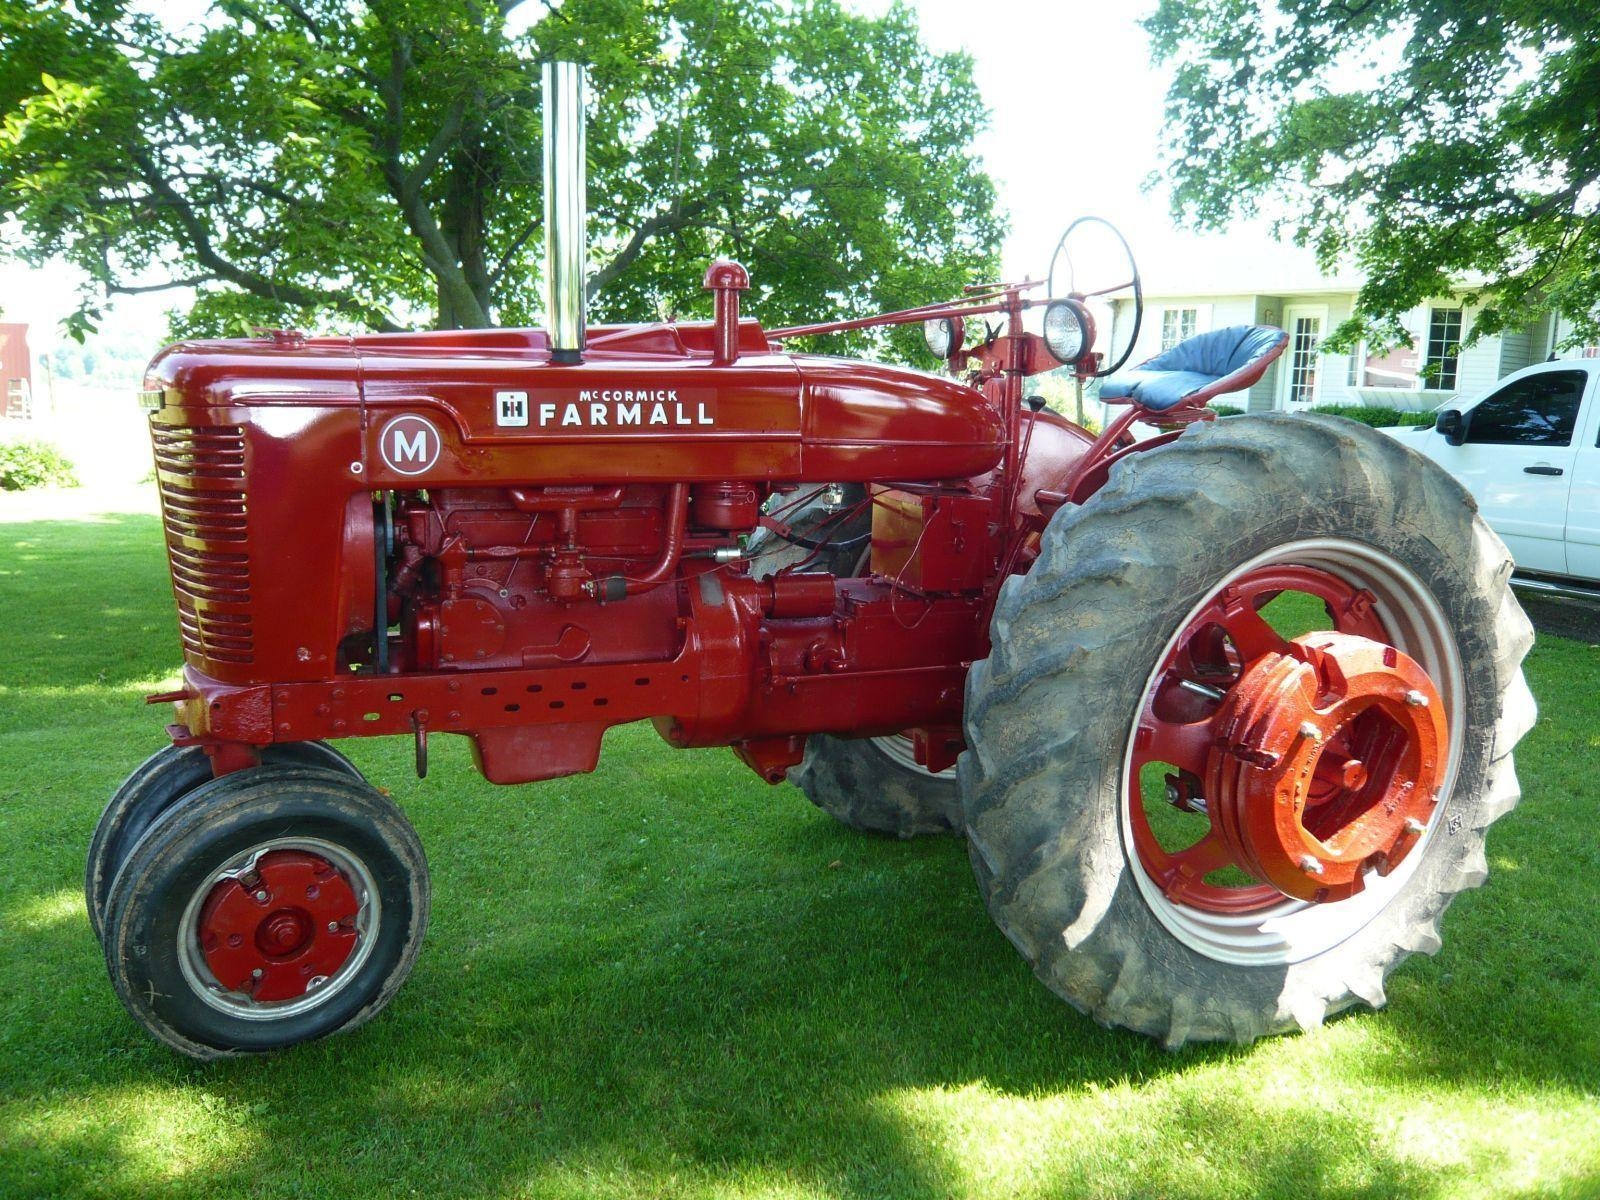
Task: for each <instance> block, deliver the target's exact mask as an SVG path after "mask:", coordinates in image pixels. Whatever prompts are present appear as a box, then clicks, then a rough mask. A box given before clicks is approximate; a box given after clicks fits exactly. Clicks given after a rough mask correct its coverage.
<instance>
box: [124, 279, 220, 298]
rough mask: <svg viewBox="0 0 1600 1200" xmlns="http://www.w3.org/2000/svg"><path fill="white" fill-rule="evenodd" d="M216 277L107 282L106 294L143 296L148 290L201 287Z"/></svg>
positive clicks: (160, 290) (161, 290)
mask: <svg viewBox="0 0 1600 1200" xmlns="http://www.w3.org/2000/svg"><path fill="white" fill-rule="evenodd" d="M216 278H217V277H216V276H215V275H192V276H190V277H189V278H188V279H169V280H167V281H166V282H165V283H141V284H123V283H108V284H106V295H108V296H142V295H144V294H145V293H146V292H165V291H170V290H171V289H172V288H192V287H199V286H200V285H201V284H202V283H212V282H215V280H216Z"/></svg>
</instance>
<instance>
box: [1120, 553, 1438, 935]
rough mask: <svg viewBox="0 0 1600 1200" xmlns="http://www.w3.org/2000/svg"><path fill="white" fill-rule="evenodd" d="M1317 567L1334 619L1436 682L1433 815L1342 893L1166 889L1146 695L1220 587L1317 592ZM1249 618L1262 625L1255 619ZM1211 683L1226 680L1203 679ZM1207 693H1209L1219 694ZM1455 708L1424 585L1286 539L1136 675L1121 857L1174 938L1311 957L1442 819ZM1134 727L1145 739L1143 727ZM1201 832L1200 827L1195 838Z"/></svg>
mask: <svg viewBox="0 0 1600 1200" xmlns="http://www.w3.org/2000/svg"><path fill="white" fill-rule="evenodd" d="M1318 577H1322V578H1332V579H1334V580H1337V581H1339V583H1340V586H1341V588H1342V589H1343V591H1342V592H1341V593H1340V594H1342V595H1343V596H1345V597H1347V598H1350V599H1352V600H1353V601H1354V603H1353V605H1352V607H1351V609H1350V611H1347V612H1345V613H1344V614H1343V618H1344V619H1343V623H1342V625H1341V619H1340V614H1335V613H1331V612H1330V616H1333V618H1334V624H1335V628H1336V629H1340V628H1343V629H1345V630H1346V631H1348V632H1354V633H1358V634H1360V635H1362V636H1368V637H1371V636H1373V635H1374V634H1378V635H1379V638H1378V640H1381V641H1383V642H1384V643H1385V644H1388V645H1392V646H1394V647H1396V648H1397V649H1399V650H1401V651H1402V652H1404V653H1405V654H1406V655H1409V656H1410V657H1411V658H1413V659H1415V660H1416V661H1417V663H1418V664H1419V665H1420V666H1421V667H1422V668H1423V669H1424V670H1425V671H1426V672H1427V674H1428V676H1429V677H1430V678H1431V679H1432V680H1433V681H1434V683H1435V684H1436V685H1437V689H1438V693H1439V695H1440V697H1441V700H1442V703H1443V705H1444V711H1445V715H1446V717H1447V718H1448V726H1449V735H1448V750H1447V754H1446V762H1445V764H1444V767H1443V769H1442V771H1441V772H1440V779H1441V784H1440V787H1439V790H1438V795H1439V803H1438V805H1437V807H1436V809H1435V818H1434V819H1433V820H1430V821H1429V822H1428V823H1427V824H1426V826H1425V827H1424V828H1423V829H1422V831H1421V832H1420V834H1419V835H1418V836H1417V837H1416V841H1415V845H1414V846H1413V847H1412V851H1411V853H1410V854H1408V855H1407V856H1406V857H1405V859H1404V860H1403V861H1402V862H1400V863H1399V864H1398V866H1396V867H1395V868H1394V869H1393V870H1391V871H1389V873H1388V874H1387V875H1383V876H1378V875H1377V874H1376V873H1375V872H1374V873H1372V874H1369V875H1367V876H1366V877H1365V880H1364V886H1363V887H1362V888H1361V890H1359V891H1358V892H1357V893H1356V894H1354V895H1352V896H1349V897H1348V898H1345V899H1340V900H1337V901H1332V902H1324V903H1314V902H1308V901H1304V900H1294V899H1289V898H1286V897H1285V896H1284V895H1283V894H1282V893H1281V892H1279V891H1278V890H1277V889H1275V888H1272V887H1271V886H1269V885H1265V884H1258V885H1256V886H1233V887H1225V886H1218V887H1216V889H1215V893H1214V894H1209V895H1207V894H1203V893H1202V894H1200V895H1195V894H1185V893H1184V892H1183V890H1182V889H1180V890H1179V892H1178V894H1176V895H1174V894H1173V891H1172V887H1171V884H1172V877H1171V873H1170V871H1168V872H1167V873H1165V874H1163V871H1162V869H1161V868H1162V867H1163V865H1164V864H1162V863H1161V862H1160V861H1159V860H1153V858H1152V855H1151V854H1150V842H1151V834H1150V832H1149V827H1148V820H1147V818H1146V816H1145V810H1146V806H1147V805H1148V803H1149V801H1150V798H1149V797H1148V796H1147V795H1145V793H1144V791H1143V785H1142V784H1141V782H1140V778H1139V775H1140V768H1141V766H1142V765H1144V764H1145V763H1146V762H1150V761H1157V760H1155V759H1153V758H1151V757H1150V756H1149V755H1147V754H1144V753H1143V752H1142V751H1141V748H1140V742H1141V736H1142V735H1141V728H1145V729H1146V730H1148V725H1149V721H1150V718H1151V706H1152V702H1153V698H1154V697H1155V696H1156V695H1157V691H1158V687H1159V686H1160V685H1161V684H1162V682H1163V680H1164V679H1168V671H1169V669H1170V668H1171V667H1172V666H1173V664H1174V663H1175V662H1176V661H1177V658H1178V656H1179V655H1180V654H1186V653H1188V649H1189V647H1188V644H1187V640H1186V639H1189V638H1192V636H1193V635H1194V632H1195V627H1196V622H1197V621H1198V620H1200V619H1202V618H1203V617H1204V616H1205V614H1206V613H1207V611H1208V609H1211V608H1213V606H1215V605H1216V604H1217V602H1218V598H1219V597H1220V596H1222V595H1223V594H1224V593H1225V592H1227V591H1228V590H1229V589H1230V588H1239V587H1240V586H1241V585H1243V586H1245V587H1248V586H1250V584H1251V581H1252V579H1254V580H1258V581H1259V580H1261V579H1263V578H1264V579H1267V580H1268V581H1269V582H1270V581H1273V580H1275V579H1276V580H1277V581H1279V582H1283V583H1284V584H1285V587H1284V589H1283V590H1296V591H1299V590H1311V591H1313V594H1316V593H1318V592H1320V591H1321V590H1322V588H1320V587H1317V586H1315V585H1314V584H1313V582H1312V581H1314V580H1315V579H1317V578H1318ZM1274 594H1276V593H1274ZM1329 607H1330V608H1331V607H1332V605H1331V604H1330V605H1329ZM1260 624H1261V625H1263V626H1264V625H1265V621H1264V620H1262V621H1260ZM1273 636H1277V635H1275V634H1274V635H1273ZM1280 640H1282V639H1280ZM1191 657H1192V656H1191ZM1202 657H1204V656H1203V655H1202ZM1213 657H1215V656H1214V655H1213ZM1186 665H1188V666H1192V665H1193V664H1192V663H1187V664H1186ZM1218 682H1223V683H1226V680H1225V679H1224V680H1221V681H1218ZM1211 690H1212V691H1214V692H1216V691H1225V690H1226V689H1218V688H1217V687H1215V685H1214V684H1213V685H1211ZM1197 694H1199V692H1198V689H1197ZM1216 699H1217V702H1219V703H1220V700H1221V696H1220V695H1219V696H1217V697H1216ZM1464 707H1465V691H1464V682H1463V672H1462V666H1461V660H1460V654H1459V651H1458V649H1457V647H1456V645H1455V640H1454V638H1453V636H1452V635H1451V632H1450V624H1449V622H1448V621H1447V620H1446V618H1445V616H1444V612H1443V610H1442V608H1441V607H1440V606H1439V603H1438V601H1437V600H1436V599H1435V598H1434V596H1433V594H1432V592H1431V591H1430V590H1429V589H1428V587H1427V586H1426V585H1425V584H1424V583H1423V582H1422V581H1421V579H1419V578H1418V577H1417V576H1416V574H1415V573H1413V572H1412V571H1411V570H1410V569H1409V568H1407V567H1406V566H1404V565H1403V564H1402V563H1400V562H1398V561H1396V560H1395V559H1394V558H1393V557H1391V556H1390V555H1388V554H1386V553H1384V552H1382V551H1380V550H1378V549H1376V548H1375V547H1373V546H1370V545H1368V544H1366V543H1363V542H1357V541H1354V540H1350V539H1342V538H1318V539H1308V540H1305V541H1298V542H1293V543H1286V544H1285V545H1282V546H1279V547H1276V548H1274V549H1272V550H1269V551H1266V552H1265V553H1263V554H1260V555H1257V556H1256V557H1254V558H1252V559H1250V560H1249V561H1247V562H1245V563H1243V564H1241V565H1239V566H1238V567H1236V568H1234V569H1233V570H1232V571H1230V572H1229V573H1228V574H1227V575H1226V576H1224V577H1223V578H1222V579H1221V580H1219V581H1218V582H1217V583H1216V584H1214V585H1213V586H1212V587H1211V588H1210V589H1209V590H1208V591H1207V593H1206V594H1205V595H1204V596H1203V597H1202V598H1201V599H1200V601H1199V602H1198V603H1196V604H1195V605H1194V606H1193V607H1192V608H1191V609H1190V610H1189V612H1188V613H1187V614H1185V616H1184V617H1183V619H1182V620H1180V621H1179V622H1178V623H1177V625H1176V627H1175V630H1174V632H1173V634H1172V635H1171V637H1170V638H1169V639H1168V640H1167V642H1166V644H1165V646H1164V647H1163V648H1162V651H1161V653H1160V654H1159V655H1158V656H1157V659H1156V663H1155V666H1154V667H1153V669H1152V670H1151V672H1150V675H1149V676H1148V678H1147V679H1146V681H1145V685H1144V689H1143V691H1142V693H1141V700H1140V706H1139V710H1138V712H1137V713H1136V714H1135V717H1134V721H1133V727H1132V729H1131V730H1130V732H1129V736H1128V743H1127V747H1126V750H1125V753H1124V759H1123V765H1122V774H1121V777H1120V781H1119V788H1120V804H1119V812H1120V826H1121V835H1122V839H1123V848H1124V854H1125V858H1126V861H1127V863H1128V865H1129V870H1130V872H1131V873H1132V875H1133V878H1134V881H1135V883H1136V884H1137V886H1138V888H1139V891H1140V894H1141V896H1142V898H1143V899H1144V901H1145V903H1146V905H1147V906H1148V907H1149V909H1150V910H1151V912H1152V913H1153V914H1154V915H1155V916H1156V918H1157V919H1158V920H1159V921H1160V922H1161V924H1162V925H1163V926H1164V927H1165V928H1166V929H1167V930H1168V931H1169V932H1170V933H1171V934H1173V935H1174V936H1175V937H1176V938H1178V940H1179V941H1181V942H1182V943H1183V944H1184V945H1186V946H1188V947H1189V948H1190V949H1192V950H1195V951H1196V952H1198V953H1200V954H1203V955H1205V956H1206V957H1208V958H1212V959H1216V960H1218V961H1223V962H1229V963H1236V964H1242V965H1273V964H1285V963H1292V962H1298V961H1302V960H1304V959H1306V958H1310V957H1314V956H1315V955H1318V954H1321V953H1324V952H1325V951H1327V950H1329V949H1331V948H1332V947H1334V946H1336V945H1338V944H1339V943H1340V942H1342V941H1344V940H1345V939H1346V938H1348V937H1350V936H1351V935H1353V934H1354V933H1356V932H1357V931H1359V930H1360V929H1362V928H1363V927H1365V926H1366V925H1367V924H1368V923H1369V922H1370V921H1371V920H1373V919H1374V918H1375V917H1376V916H1377V915H1378V914H1379V913H1380V912H1382V911H1383V910H1384V909H1385V908H1386V907H1387V906H1388V905H1389V904H1390V903H1391V902H1392V901H1393V900H1394V898H1395V897H1396V896H1397V895H1398V894H1399V892H1400V891H1401V890H1402V889H1403V888H1404V887H1405V885H1406V883H1407V882H1408V881H1409V880H1410V879H1411V877H1412V876H1413V875H1414V874H1415V872H1416V870H1417V867H1418V865H1419V864H1420V863H1421V862H1422V861H1423V859H1424V858H1425V856H1426V854H1425V852H1426V847H1427V843H1428V842H1429V840H1431V838H1432V837H1433V835H1434V833H1435V830H1436V828H1437V826H1438V824H1439V823H1440V820H1441V819H1443V818H1442V817H1441V816H1440V814H1442V813H1443V812H1444V810H1445V809H1446V807H1447V806H1448V803H1449V799H1450V796H1451V794H1452V792H1453V790H1454V785H1455V779H1456V774H1457V771H1458V768H1459V764H1460V759H1461V753H1462V747H1463V744H1464V738H1463V736H1462V731H1461V720H1462V716H1463V714H1464ZM1143 736H1144V737H1145V740H1146V741H1148V732H1147V733H1146V734H1145V735H1143ZM1161 761H1170V760H1161ZM1177 799H1178V800H1179V801H1180V802H1184V801H1187V799H1188V798H1187V797H1184V796H1181V795H1180V796H1179V797H1177ZM1203 802H1204V801H1203V798H1201V803H1202V804H1203ZM1207 815H1208V817H1209V816H1210V814H1207ZM1212 819H1213V820H1215V819H1214V818H1212ZM1209 840H1210V838H1209V836H1208V837H1207V838H1202V839H1201V841H1202V842H1206V841H1209ZM1199 844H1200V843H1196V845H1197V846H1198V845H1199ZM1219 865H1220V864H1219ZM1203 874H1204V873H1202V878H1203ZM1217 893H1221V894H1220V895H1219V894H1217Z"/></svg>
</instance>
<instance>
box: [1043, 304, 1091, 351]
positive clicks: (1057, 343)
mask: <svg viewBox="0 0 1600 1200" xmlns="http://www.w3.org/2000/svg"><path fill="white" fill-rule="evenodd" d="M1093 329H1094V325H1093V322H1091V321H1090V319H1089V313H1088V310H1087V309H1085V308H1084V307H1083V305H1081V304H1079V303H1078V302H1077V301H1076V300H1054V301H1051V303H1050V306H1049V307H1048V308H1046V309H1045V310H1044V344H1045V345H1046V346H1047V347H1049V349H1050V353H1051V354H1052V355H1053V356H1054V357H1055V359H1056V361H1057V362H1060V363H1075V362H1077V361H1078V360H1079V359H1081V358H1082V357H1083V356H1084V355H1085V354H1087V353H1088V352H1089V343H1090V341H1091V340H1092V339H1093V338H1094V333H1093Z"/></svg>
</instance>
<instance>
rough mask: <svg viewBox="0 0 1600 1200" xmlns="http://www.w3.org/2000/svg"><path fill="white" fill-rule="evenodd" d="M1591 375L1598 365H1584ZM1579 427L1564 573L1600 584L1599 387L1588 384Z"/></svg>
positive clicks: (1598, 373) (1599, 368)
mask: <svg viewBox="0 0 1600 1200" xmlns="http://www.w3.org/2000/svg"><path fill="white" fill-rule="evenodd" d="M1585 365H1586V366H1588V368H1589V374H1590V377H1591V378H1594V377H1596V376H1600V364H1592V365H1591V364H1585ZM1584 411H1585V414H1586V415H1585V417H1584V419H1583V422H1582V424H1581V425H1580V426H1579V428H1578V439H1577V440H1578V452H1577V455H1576V462H1575V463H1574V466H1573V472H1572V492H1571V495H1570V497H1569V501H1568V508H1567V574H1569V575H1574V576H1576V577H1577V578H1579V579H1586V580H1592V581H1594V582H1596V583H1600V387H1597V386H1596V385H1591V387H1590V396H1589V403H1588V405H1587V406H1586V407H1585V410H1584Z"/></svg>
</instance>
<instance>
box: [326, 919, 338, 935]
mask: <svg viewBox="0 0 1600 1200" xmlns="http://www.w3.org/2000/svg"><path fill="white" fill-rule="evenodd" d="M328 932H329V933H338V932H339V922H337V921H329V922H328Z"/></svg>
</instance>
